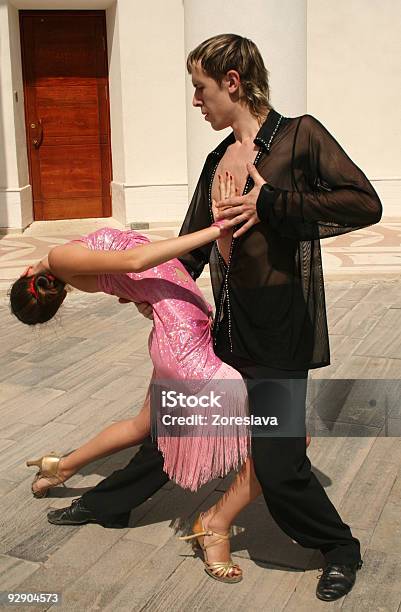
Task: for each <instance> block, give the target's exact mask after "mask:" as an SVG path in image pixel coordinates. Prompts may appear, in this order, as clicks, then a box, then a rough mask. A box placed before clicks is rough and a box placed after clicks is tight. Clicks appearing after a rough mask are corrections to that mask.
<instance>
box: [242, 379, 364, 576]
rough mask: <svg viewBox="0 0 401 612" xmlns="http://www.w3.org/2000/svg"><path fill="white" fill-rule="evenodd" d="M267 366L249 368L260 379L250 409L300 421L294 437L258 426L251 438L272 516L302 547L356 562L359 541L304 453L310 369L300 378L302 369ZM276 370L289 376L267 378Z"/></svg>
mask: <svg viewBox="0 0 401 612" xmlns="http://www.w3.org/2000/svg"><path fill="white" fill-rule="evenodd" d="M263 370H264V369H262V368H257V371H256V369H253V368H251V369H250V371H249V372H248V373H249V374H252V375H253V376H254V377H255V374H256V377H257V379H258V385H257V392H256V393H253V392H252V391H251V392H250V408H251V411H252V412H254V413H255V414H259V415H261V414H265V415H266V414H268V415H271V416H273V415H274V414H277V416H278V419H279V420H280V418H282V419H283V420H286V419H287V418H289V419H291V418H292V416H293V415H294V414H296V415H297V417H298V418H297V420H298V422H297V423H292V427H293V428H294V431H293V433H292V434H290V437H282V436H280V435H279V436H277V437H272V436H269V435H268V434H267V432H263V431H261V430H259V431H255V432H254V433H255V434H256V435H254V437H253V438H252V457H253V460H254V465H255V473H256V475H257V478H258V480H259V482H260V484H261V487H262V490H263V495H264V498H265V500H266V504H267V506H268V508H269V510H270V512H271V515H272V516H273V518H274V519H275V521H276V522H277V523H278V525H279V526H280V527H281V528H282V529H283V531H284V532H285V533H287V534H288V535H289V536H290V537H291V538H292V539H294V540H296V541H297V542H298V543H299V544H301V545H302V546H305V547H308V548H318V549H319V550H321V551H322V553H323V554H324V556H325V558H326V560H327V561H328V562H330V563H351V564H352V563H358V562H359V560H360V547H359V541H358V540H357V539H356V538H354V537H353V536H352V534H351V531H350V528H349V527H348V525H346V524H345V523H343V521H342V520H341V518H340V516H339V514H338V512H337V510H336V509H335V507H334V506H333V504H332V503H331V501H330V500H329V498H328V496H327V494H326V492H325V490H324V489H323V487H322V485H321V484H320V482H319V481H318V479H317V478H316V476H315V475H314V474H313V472H312V471H311V463H310V461H309V459H308V457H307V455H306V440H305V436H304V432H303V431H302V430H301V427H302V423H304V422H305V400H306V387H307V379H306V376H307V372H305V374H304V377H303V378H302V376H303V373H302V372H288V373H287V372H285V373H284V372H282V371H281V372H280V371H277V372H274V371H269V370H265V371H263ZM272 375H274V376H283V375H284V376H287V377H288V378H285V379H279V380H278V379H273V378H268V376H272ZM262 376H263V378H262ZM290 377H291V378H290ZM291 413H292V414H291ZM296 428H298V429H299V430H300V435H299V437H298V436H297V435H296V434H297V431H296Z"/></svg>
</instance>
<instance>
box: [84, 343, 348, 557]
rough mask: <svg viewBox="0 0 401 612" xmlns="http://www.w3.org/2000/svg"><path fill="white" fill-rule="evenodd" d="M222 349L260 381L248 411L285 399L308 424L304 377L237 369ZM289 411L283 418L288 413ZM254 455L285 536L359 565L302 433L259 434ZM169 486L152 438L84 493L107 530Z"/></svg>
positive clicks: (246, 375)
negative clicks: (298, 434) (310, 457)
mask: <svg viewBox="0 0 401 612" xmlns="http://www.w3.org/2000/svg"><path fill="white" fill-rule="evenodd" d="M218 349H219V350H216V353H217V354H218V355H219V356H220V357H221V359H222V360H223V361H225V362H226V363H230V365H232V366H233V367H235V368H236V369H237V370H238V371H239V372H241V374H242V376H243V377H244V378H245V379H248V380H249V381H251V382H252V381H255V380H256V381H258V384H257V386H256V389H257V391H256V393H254V389H255V387H254V386H253V391H252V392H251V394H250V411H251V412H252V411H253V412H254V413H257V414H259V415H260V414H261V412H262V411H263V409H264V408H263V401H264V400H261V397H262V398H263V397H265V398H266V403H265V405H266V413H267V414H268V413H269V411H270V413H271V411H272V405H274V406H275V407H274V410H276V408H277V409H279V410H280V406H281V405H282V404H283V401H284V402H285V403H286V404H287V405H286V407H285V410H287V412H288V409H289V410H290V412H291V411H292V412H293V413H297V415H296V416H297V420H298V423H299V422H301V421H303V423H304V422H305V398H306V385H307V375H308V372H307V371H297V372H295V371H284V370H277V369H272V368H266V367H264V366H254V365H249V364H244V363H239V362H238V360H237V362H235V360H233V359H232V358H231V354H228V353H226V352H225V350H224V349H225V347H224V346H223V347H222V346H220V347H219V346H218ZM278 382H279V384H277V383H278ZM259 383H260V384H259ZM254 384H255V383H254V382H253V385H254ZM277 389H279V391H278V394H277ZM252 394H253V395H254V401H253V400H252V397H251V396H252ZM255 398H256V399H255ZM278 398H279V404H280V406H278V405H277V400H278ZM273 399H274V401H273ZM285 410H284V413H283V412H282V411H281V413H282V414H285ZM252 457H253V461H254V465H255V472H256V475H257V477H258V480H259V482H260V485H261V487H262V490H263V495H264V498H265V500H266V504H267V506H268V508H269V511H270V513H271V515H272V517H273V518H274V520H275V521H276V522H277V524H278V525H279V526H280V527H281V529H282V530H283V531H284V532H285V533H286V534H287V535H288V536H290V537H291V538H292V539H294V540H296V541H297V542H298V543H299V544H301V545H302V546H305V547H307V548H315V549H319V550H320V551H321V552H322V553H323V555H324V556H325V558H326V560H327V561H328V562H337V563H356V562H358V561H359V560H360V546H359V541H358V540H357V539H356V538H354V537H353V536H352V534H351V531H350V528H349V527H348V525H346V524H345V523H343V522H342V520H341V518H340V516H339V514H338V512H337V510H336V509H335V508H334V506H333V504H332V503H331V501H330V500H329V498H328V496H327V495H326V493H325V491H324V489H323V487H322V485H321V484H320V482H319V481H318V480H317V478H316V476H315V475H314V474H313V472H311V464H310V461H309V459H308V458H307V456H306V441H305V436H304V435H302V436H299V437H298V436H290V437H282V436H278V437H272V436H266V435H263V432H260V431H256V432H255V435H254V436H253V438H252ZM167 481H168V477H167V475H166V474H165V472H164V471H163V457H162V455H161V453H160V452H159V451H158V449H157V446H156V443H154V442H152V440H151V439H150V438H147V439H146V440H145V442H144V443H143V444H142V446H141V448H140V450H139V451H138V453H137V454H136V455H135V456H134V457H133V459H132V460H131V461H130V462H129V463H128V465H127V466H126V467H124V468H123V469H121V470H117V471H115V472H114V473H113V474H111V475H110V476H108V477H107V478H105V479H104V480H103V481H102V482H100V483H99V484H98V485H97V486H96V487H94V489H92V490H91V491H89V492H88V493H85V494H84V495H83V501H84V503H85V505H86V506H87V507H88V508H89V509H91V510H92V512H93V513H94V514H95V516H96V517H97V519H98V521H99V522H100V523H101V524H102V525H104V526H105V527H126V526H127V524H128V519H129V514H130V511H131V510H132V508H135V507H136V506H138V505H139V504H141V503H143V502H144V501H145V500H146V499H148V498H149V497H150V496H151V495H153V494H154V493H155V492H156V491H157V490H158V489H160V488H161V487H162V486H163V485H164V484H165V483H166V482H167Z"/></svg>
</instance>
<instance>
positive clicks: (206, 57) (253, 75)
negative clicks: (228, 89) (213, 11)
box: [187, 34, 272, 118]
mask: <svg viewBox="0 0 401 612" xmlns="http://www.w3.org/2000/svg"><path fill="white" fill-rule="evenodd" d="M198 62H199V63H200V65H201V66H202V68H203V70H204V71H205V72H206V74H207V75H208V76H210V77H212V78H213V79H214V80H215V81H216V82H217V83H218V84H219V85H220V84H221V81H222V79H223V77H224V76H225V75H226V74H227V72H228V71H229V70H236V71H237V72H238V74H239V76H240V78H241V86H242V92H243V94H242V100H243V101H244V102H245V103H246V104H247V105H248V107H249V110H250V112H251V113H252V115H254V116H255V117H257V118H260V117H263V116H264V115H266V114H267V111H268V110H270V109H271V108H272V107H271V105H270V102H269V80H268V72H267V70H266V67H265V65H264V62H263V59H262V56H261V54H260V51H259V49H258V48H257V46H256V45H255V43H254V42H252V41H251V40H249V38H243V37H242V36H238V35H237V34H219V35H218V36H212V38H208V39H207V40H205V41H204V42H202V43H201V44H200V45H198V46H197V47H196V48H195V49H194V50H193V51H191V52H190V54H189V55H188V58H187V70H188V72H189V73H190V74H191V73H192V69H193V67H194V65H195V64H197V63H198Z"/></svg>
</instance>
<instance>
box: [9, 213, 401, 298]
mask: <svg viewBox="0 0 401 612" xmlns="http://www.w3.org/2000/svg"><path fill="white" fill-rule="evenodd" d="M108 224H110V220H108V219H103V220H100V221H99V220H95V219H92V220H88V221H86V222H80V221H72V222H71V221H56V222H38V223H35V224H33V225H32V226H31V227H30V228H28V230H27V231H26V232H24V234H22V235H21V234H8V235H5V236H0V295H1V294H3V295H4V294H6V293H7V291H8V289H9V287H10V285H11V284H12V282H13V280H14V279H15V278H17V276H18V275H19V274H20V273H21V272H22V271H23V270H24V269H25V268H26V267H27V266H28V265H29V264H30V263H32V262H33V261H36V260H38V259H40V258H41V257H43V256H44V255H45V254H46V253H47V252H48V251H49V249H50V248H51V247H52V246H55V245H57V244H63V243H64V242H67V241H68V240H72V239H73V238H77V237H78V236H79V235H82V234H83V233H87V232H90V231H93V230H95V229H97V228H99V227H104V226H106V225H108ZM114 225H116V226H119V225H118V224H116V223H115V222H114ZM119 227H121V226H119ZM49 228H50V229H49ZM178 230H179V227H178V226H177V225H174V224H172V225H170V226H167V227H166V226H161V227H153V228H152V229H150V230H138V231H141V232H142V233H144V234H146V235H147V236H149V237H150V238H151V239H152V240H159V239H162V238H167V237H171V236H176V235H177V234H178ZM321 246H322V256H323V265H324V272H325V278H327V279H332V278H336V279H341V278H344V279H347V278H355V277H356V276H357V277H369V278H383V277H394V278H396V277H398V278H400V276H401V219H390V218H388V219H383V220H382V221H381V222H380V223H378V224H377V225H374V226H372V227H368V228H366V229H363V230H358V231H356V232H351V233H349V234H344V235H343V236H337V237H334V238H328V239H325V240H322V241H321ZM208 277H209V273H208V269H206V270H205V272H204V273H203V275H202V280H203V279H208ZM201 284H202V286H207V284H208V283H207V282H206V283H203V282H202V283H201Z"/></svg>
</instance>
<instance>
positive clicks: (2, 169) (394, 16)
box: [0, 0, 401, 228]
mask: <svg viewBox="0 0 401 612" xmlns="http://www.w3.org/2000/svg"><path fill="white" fill-rule="evenodd" d="M244 7H246V10H245V8H244ZM19 8H27V9H38V8H53V9H75V8H79V9H105V10H106V22H107V44H108V57H109V82H110V115H111V138H112V157H113V184H112V190H113V215H114V216H115V217H116V218H117V219H118V220H120V221H121V222H122V223H124V224H125V223H129V222H130V221H139V222H146V221H151V222H152V221H176V220H180V219H182V217H183V215H184V214H185V211H186V209H187V204H188V192H187V183H188V182H189V191H190V193H191V192H192V190H193V188H194V185H195V182H196V180H197V177H198V175H199V172H200V170H201V166H202V163H203V161H204V158H205V156H206V154H207V152H208V151H209V150H210V149H211V148H213V147H214V146H215V144H216V143H217V142H219V141H220V140H221V139H222V138H223V137H224V135H225V133H226V132H214V131H213V130H212V129H211V127H210V125H209V124H208V123H206V122H205V121H202V117H201V115H200V113H199V110H198V109H194V108H192V106H191V100H192V94H193V88H192V85H191V81H190V77H189V76H188V75H187V74H186V69H185V59H186V55H187V53H188V52H189V51H190V50H191V49H192V48H193V47H194V46H196V45H197V44H198V43H199V42H201V41H202V40H204V39H205V38H207V37H209V36H212V35H214V34H217V33H221V32H227V31H232V32H237V33H239V34H242V35H245V36H248V37H250V38H252V39H253V40H254V41H255V42H256V43H257V45H258V46H259V48H260V49H261V52H262V55H263V57H264V59H265V62H266V65H267V67H268V69H269V72H270V84H271V99H272V103H273V105H274V107H275V108H276V109H277V110H279V111H281V112H282V113H284V114H286V115H289V116H296V115H299V114H302V113H304V112H309V113H311V114H313V115H315V116H316V117H318V118H319V119H320V120H321V121H322V123H324V124H325V125H326V127H327V128H328V129H329V130H330V131H331V132H332V134H333V135H334V136H335V137H336V138H337V139H338V140H339V142H340V143H341V144H342V146H343V147H344V148H345V150H346V151H347V152H348V153H349V155H350V156H351V157H352V159H353V160H354V161H355V162H356V163H357V164H358V165H359V166H360V167H361V168H362V169H363V170H364V172H365V173H366V174H367V176H368V177H369V179H370V180H372V181H373V184H374V186H375V188H376V189H377V190H378V192H379V195H380V196H381V197H382V200H383V203H384V212H385V214H387V215H389V214H390V215H397V216H399V202H400V199H401V147H400V144H399V143H400V137H401V121H400V113H399V106H400V103H399V100H400V99H401V64H400V62H401V37H400V36H399V23H400V22H401V2H399V0H368V1H366V0H337V1H336V2H335V3H334V2H332V0H281V2H278V1H277V0H247V1H246V2H244V0H202V1H200V0H154V1H153V2H152V3H142V2H139V0H64V1H62V0H42V1H40V0H9V1H8V2H3V3H0V59H1V70H0V158H1V159H0V227H15V228H18V227H24V226H26V225H27V224H29V223H30V222H31V219H32V217H31V215H32V202H31V188H30V185H29V174H28V164H27V151H26V136H25V117H24V103H23V86H22V73H21V57H20V41H19V23H18V9H19ZM15 92H17V96H16V94H15ZM17 97H18V100H17ZM188 177H189V178H188Z"/></svg>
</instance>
